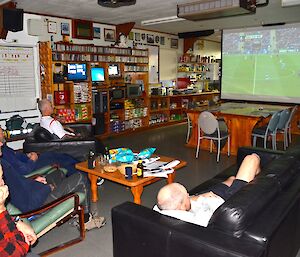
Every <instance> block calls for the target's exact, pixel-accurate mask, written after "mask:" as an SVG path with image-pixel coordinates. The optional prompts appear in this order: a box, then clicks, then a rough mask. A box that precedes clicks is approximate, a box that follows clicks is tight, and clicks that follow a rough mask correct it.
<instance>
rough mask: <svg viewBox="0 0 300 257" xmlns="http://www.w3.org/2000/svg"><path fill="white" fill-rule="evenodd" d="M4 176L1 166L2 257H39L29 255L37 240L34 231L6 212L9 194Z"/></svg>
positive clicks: (0, 242)
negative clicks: (30, 248) (31, 246)
mask: <svg viewBox="0 0 300 257" xmlns="http://www.w3.org/2000/svg"><path fill="white" fill-rule="evenodd" d="M2 174H3V171H2V167H1V165H0V256H28V257H33V256H37V255H35V254H33V253H28V254H27V252H28V250H29V247H30V245H33V244H34V243H35V242H36V240H37V236H36V234H35V233H34V231H33V229H32V228H31V227H30V226H29V225H28V224H26V223H24V222H23V221H21V220H16V219H14V218H12V217H11V216H10V215H9V214H8V212H7V210H6V207H5V201H6V198H7V197H8V195H9V192H8V187H7V186H6V185H5V183H4V181H3V178H2Z"/></svg>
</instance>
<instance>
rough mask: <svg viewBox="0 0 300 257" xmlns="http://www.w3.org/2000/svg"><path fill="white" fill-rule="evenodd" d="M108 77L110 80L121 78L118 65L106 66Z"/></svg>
mask: <svg viewBox="0 0 300 257" xmlns="http://www.w3.org/2000/svg"><path fill="white" fill-rule="evenodd" d="M108 76H109V77H110V78H119V77H121V72H120V66H119V64H110V65H109V66H108Z"/></svg>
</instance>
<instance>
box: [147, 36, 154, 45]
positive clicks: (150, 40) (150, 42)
mask: <svg viewBox="0 0 300 257" xmlns="http://www.w3.org/2000/svg"><path fill="white" fill-rule="evenodd" d="M147 43H149V44H153V43H154V36H153V35H151V34H147Z"/></svg>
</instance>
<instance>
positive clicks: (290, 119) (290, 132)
mask: <svg viewBox="0 0 300 257" xmlns="http://www.w3.org/2000/svg"><path fill="white" fill-rule="evenodd" d="M297 108H298V106H297V105H295V106H294V107H293V109H292V111H291V113H290V117H289V120H288V122H287V128H286V130H287V134H288V140H287V143H288V144H287V147H288V145H289V144H290V143H291V142H292V130H291V127H292V121H293V118H294V116H295V114H296V111H297Z"/></svg>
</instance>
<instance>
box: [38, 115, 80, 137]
mask: <svg viewBox="0 0 300 257" xmlns="http://www.w3.org/2000/svg"><path fill="white" fill-rule="evenodd" d="M40 126H41V127H43V128H45V129H47V130H48V131H49V132H50V133H51V134H55V135H57V136H58V137H59V138H60V139H61V138H63V137H64V135H71V136H74V135H75V134H74V133H70V132H68V131H65V130H64V128H63V126H62V125H61V123H60V122H59V121H58V120H55V119H54V118H52V117H51V116H43V117H42V118H41V121H40Z"/></svg>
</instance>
